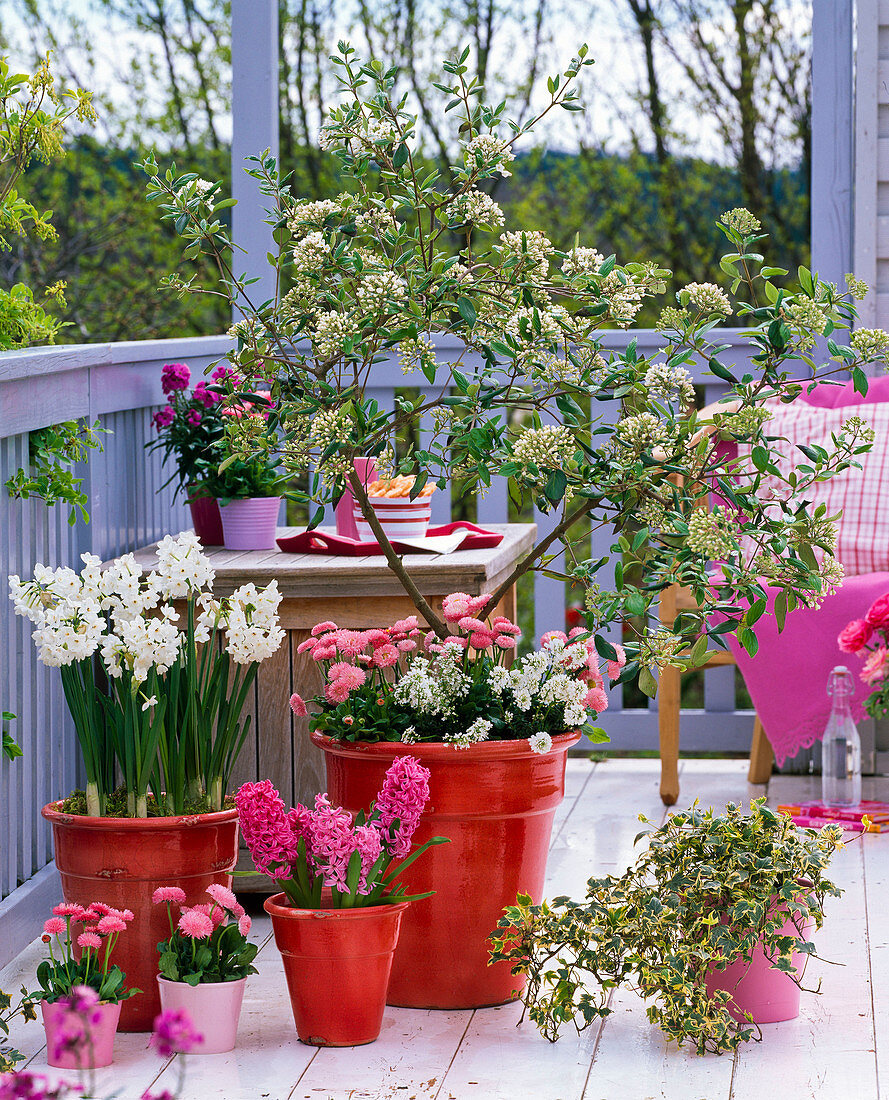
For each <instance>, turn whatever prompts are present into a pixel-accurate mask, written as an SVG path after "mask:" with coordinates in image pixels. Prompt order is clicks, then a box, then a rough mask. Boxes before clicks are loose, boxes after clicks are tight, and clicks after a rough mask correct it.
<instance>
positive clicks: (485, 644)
mask: <svg viewBox="0 0 889 1100" xmlns="http://www.w3.org/2000/svg"><path fill="white" fill-rule="evenodd" d="M469 644H470V645H471V646H472V648H473V649H479V650H483V649H490V648H491V646H492V645H493V644H494V635H493V634H492V633H491V631H490V630H474V631H473V632H472V633H471V634H470V635H469Z"/></svg>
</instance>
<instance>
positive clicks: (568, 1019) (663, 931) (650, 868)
mask: <svg viewBox="0 0 889 1100" xmlns="http://www.w3.org/2000/svg"><path fill="white" fill-rule="evenodd" d="M640 820H641V821H643V822H644V823H645V824H646V825H647V824H649V822H648V821H647V820H646V819H645V818H644V817H640ZM842 835H843V832H842V827H841V826H840V825H837V824H829V825H825V826H824V828H823V829H821V830H820V831H816V830H814V829H797V828H796V826H795V825H794V824H793V822H792V821H791V819H790V818H789V817H788V816H787V815H786V814H776V813H774V812H773V811H772V810H770V809H768V808H767V807H766V805H765V799H764V798H760V799H757V800H756V801H754V802H751V803H750V811H749V813H748V812H747V810H746V809H745V808H744V807H742V806H738V805H735V804H733V803H729V805H728V807H727V808H726V811H725V813H724V814H717V813H716V812H715V811H714V810H713V809H707V810H702V809H700V808H699V807H698V806H697V804H695V806H693V807H692V808H691V809H690V810H686V811H685V812H684V813H680V814H671V815H670V816H669V817H668V818H667V821H666V823H665V824H664V825H662V826H661V827H660V828H658V829H652V830H645V831H644V832H642V833H640V834H639V836H638V837H637V838H636V839H637V841H638V840H640V839H642V838H645V839H647V841H648V848H647V850H646V851H644V852H643V853H642V854H641V855H640V856H639V858H638V859H637V860H636V862H635V863H634V864H633V865H632V866H631V867H630V868H629V870H627V871H625V872H624V874H622V875H607V876H606V877H605V878H591V879H590V880H589V882H588V883H587V893H586V897H585V898H584V899H583V901H572V899H571V898H567V897H558V898H555V899H554V900H553V901H552V902H546V901H544V902H543V903H542V904H540V905H532V903H531V899H530V898H529V897H528V896H527V895H522V896H520V897H519V898H518V900H517V902H516V904H515V905H514V906H509V907H507V909H506V910H505V912H504V915H503V917H502V918H501V920H500V921H499V923H498V930H497V931H495V932H494V933H493V934H492V938H491V942H492V944H493V950H492V953H491V961H492V962H493V961H506V962H509V963H511V964H512V972H513V974H523V975H526V976H527V979H528V982H527V985H526V986H525V989H524V991H523V992H522V993H521V994H520V997H521V999H522V1001H523V1002H524V1004H525V1007H526V1009H527V1011H528V1014H529V1015H530V1017H531V1019H532V1020H533V1021H534V1023H536V1024H537V1026H538V1027H539V1028H540V1031H541V1032H542V1034H543V1035H545V1036H546V1038H548V1039H551V1040H553V1041H555V1040H556V1039H557V1038H558V1037H559V1031H560V1029H561V1028H562V1026H563V1025H564V1024H566V1023H574V1025H575V1026H576V1028H577V1030H578V1031H583V1030H584V1028H587V1027H589V1026H590V1024H592V1023H595V1021H596V1020H597V1019H599V1018H600V1017H605V1016H608V1015H610V1013H611V1012H612V1009H611V1008H609V1007H608V1002H609V1000H610V998H611V993H612V990H613V989H614V988H615V987H616V986H620V985H627V986H628V987H629V988H631V989H633V990H635V991H636V992H637V993H638V994H639V995H640V996H641V997H643V998H644V999H645V1000H646V1001H647V1002H648V1009H647V1011H648V1018H649V1020H650V1021H651V1022H652V1023H655V1024H657V1025H658V1026H659V1027H660V1029H661V1030H662V1031H663V1033H664V1034H665V1035H666V1036H667V1038H668V1039H672V1040H674V1041H675V1042H676V1043H678V1044H680V1045H681V1044H682V1043H684V1042H690V1043H692V1044H693V1045H694V1047H695V1048H696V1050H697V1052H698V1054H705V1053H707V1052H711V1053H716V1054H720V1053H722V1052H723V1051H726V1050H734V1049H735V1048H736V1047H738V1046H739V1045H740V1044H741V1043H743V1042H746V1041H747V1040H749V1039H751V1038H753V1036H754V1034H757V1035H759V1029H758V1027H757V1026H756V1025H755V1024H754V1023H753V1022H752V1021H750V1020H749V1019H742V1020H737V1019H735V1018H734V1017H733V1016H732V1015H731V1014H730V1013H729V1010H728V1008H727V1005H728V1004H729V1003H730V1002H731V1000H732V994H731V991H730V990H719V989H716V990H713V992H712V993H711V992H710V991H709V990H708V987H707V979H708V977H709V976H710V975H711V974H713V973H714V972H715V977H716V978H717V979H718V977H719V971H724V970H725V968H726V966H728V965H729V964H730V963H732V962H735V961H736V960H738V959H742V958H744V959H748V960H749V959H750V958H751V956H752V955H753V953H754V951H755V950H756V949H757V948H758V947H760V946H761V947H762V949H763V951H764V953H765V955H766V956H767V957H768V958H769V959H770V960H771V962H772V965H773V966H774V967H776V968H777V969H778V970H780V971H782V972H783V973H785V974H787V975H788V976H789V977H790V978H792V979H793V980H794V981H795V982H796V983H797V985H800V987H801V988H802V985H801V982H802V974H801V973H797V971H796V970H795V969H794V962H793V955H794V953H796V954H798V955H801V956H802V957H803V959H804V960H805V959H806V958H808V956H810V955H813V954H814V953H815V946H814V944H812V943H811V942H809V939H808V929H807V926H808V925H809V923H810V922H811V924H812V925H813V927H814V929H815V930H817V929H819V928H820V927H821V926H822V924H823V923H824V900H825V898H827V897H838V896H839V895H840V894H841V893H842V891H841V890H840V889H839V888H838V887H837V886H835V885H834V884H833V883H832V882H831V881H830V880H829V879H827V878H826V877H825V876H824V870H825V868H826V867H827V865H828V864H829V862H830V860H831V858H832V856H833V854H834V852H835V851H836V850H837V849H838V848H842V847H843V840H842ZM788 920H789V921H790V922H791V928H790V929H788V928H786V927H785V925H786V923H787V922H788Z"/></svg>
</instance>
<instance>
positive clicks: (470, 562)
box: [134, 523, 537, 599]
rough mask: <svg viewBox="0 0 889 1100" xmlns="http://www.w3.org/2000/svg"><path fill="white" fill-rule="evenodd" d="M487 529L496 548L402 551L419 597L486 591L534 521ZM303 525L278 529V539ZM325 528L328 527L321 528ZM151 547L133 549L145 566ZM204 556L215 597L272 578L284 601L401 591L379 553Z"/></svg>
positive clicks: (524, 544)
mask: <svg viewBox="0 0 889 1100" xmlns="http://www.w3.org/2000/svg"><path fill="white" fill-rule="evenodd" d="M486 526H487V529H488V530H491V531H503V533H504V537H503V541H502V542H501V543H500V545H499V546H495V547H490V548H488V549H486V550H455V551H454V552H453V553H452V554H405V555H404V556H403V560H404V564H405V567H406V569H407V571H408V572H409V573H410V574H411V576H412V577H413V579H414V581H415V582H416V584H417V587H418V588H419V589H420V591H421V592H423V594H424V595H436V594H438V595H442V594H446V593H448V592H459V591H464V592H469V593H470V594H476V593H479V592H483V591H490V590H491V589H493V588H495V587H496V586H497V585H498V584H499V583H500V582H501V581H502V580H504V579H505V578H506V577H507V576H508V574H509V573H510V572H511V570H512V569H513V567H514V566H515V563H516V562H517V561H518V560H519V559H520V558H522V557H523V556H524V555H525V554H527V552H528V551H529V550H530V549H531V548H532V547H533V545H534V539H535V535H536V533H537V526H536V524H533V523H490V524H487V525H486ZM301 530H302V528H297V527H279V528H278V535H279V537H284V536H286V535H292V534H297V533H298V532H299V531H301ZM321 530H327V531H330V533H333V531H332V529H330V528H321ZM155 545H156V544H154V543H153V544H152V545H151V546H146V547H143V548H141V549H139V550H137V551H136V553H135V555H134V556H135V558H136V561H137V562H138V563H139V564H140V565H142V566H143V568H145V569H151V568H152V567H153V565H154V561H155V556H154V551H155ZM205 552H206V554H207V557H208V558H209V559H210V563H211V565H212V566H213V569H214V570H215V572H216V581H215V583H214V585H213V591H214V594H215V595H217V596H224V595H228V594H230V593H231V592H233V591H234V590H235V589H236V588H237V587H238V586H239V585H242V584H247V583H249V582H251V581H252V582H253V583H254V584H257V585H258V584H268V582H269V581H272V580H276V581H277V582H278V588H279V589H280V591H281V594H282V596H284V598H285V599H287V598H292V597H305V596H328V597H329V596H350V597H355V596H364V595H374V596H384V595H398V594H401V592H402V589H401V586H400V584H399V583H398V580H397V579H396V578H395V576H394V575H393V573H392V572H391V570H390V569H389V567H388V566H387V564H386V559H385V558H384V557H383V555H382V554H373V555H367V556H366V557H354V558H350V557H340V556H337V555H333V554H285V553H284V552H283V551H281V550H278V549H275V550H225V549H223V548H222V547H210V548H208V549H207V550H206V551H205Z"/></svg>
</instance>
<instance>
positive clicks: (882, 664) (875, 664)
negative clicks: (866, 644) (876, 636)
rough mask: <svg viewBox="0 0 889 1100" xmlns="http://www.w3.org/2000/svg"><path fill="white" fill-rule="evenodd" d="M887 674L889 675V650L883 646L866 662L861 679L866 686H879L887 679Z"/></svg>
mask: <svg viewBox="0 0 889 1100" xmlns="http://www.w3.org/2000/svg"><path fill="white" fill-rule="evenodd" d="M887 674H889V649H887V648H886V647H885V646H884V645H881V646H879V647H878V648H877V649H875V650H874V651H873V653H871V654H870V655H869V656H868V658H867V660H866V661H865V662H864V668H863V669H862V670H861V679H862V680H863V681H864V682H865V683H866V684H871V685H872V684H879V683H881V682H882V681H883V680H885V679H886V676H887Z"/></svg>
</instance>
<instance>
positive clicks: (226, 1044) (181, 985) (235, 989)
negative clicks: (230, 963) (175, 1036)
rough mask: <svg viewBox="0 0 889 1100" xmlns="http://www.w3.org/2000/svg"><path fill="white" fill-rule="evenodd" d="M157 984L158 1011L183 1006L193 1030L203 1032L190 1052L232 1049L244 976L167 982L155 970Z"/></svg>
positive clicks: (244, 983) (241, 999)
mask: <svg viewBox="0 0 889 1100" xmlns="http://www.w3.org/2000/svg"><path fill="white" fill-rule="evenodd" d="M157 984H158V989H159V991H160V998H161V1011H162V1012H169V1011H171V1010H172V1011H175V1010H177V1009H185V1011H186V1012H187V1013H188V1015H189V1016H190V1017H191V1022H192V1024H193V1025H194V1028H195V1030H196V1031H198V1032H200V1034H201V1035H203V1040H202V1041H201V1042H200V1043H198V1044H197V1046H194V1047H192V1048H191V1050H190V1051H189V1053H190V1054H224V1053H225V1052H226V1051H227V1050H234V1048H235V1040H236V1039H237V1037H238V1021H239V1020H240V1018H241V1005H242V1003H243V1001H244V986H245V985H246V984H247V979H246V978H240V979H239V980H238V981H236V982H205V983H202V984H201V985H189V984H188V982H171V981H170V979H169V978H162V977H161V976H160V974H158V976H157Z"/></svg>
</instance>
